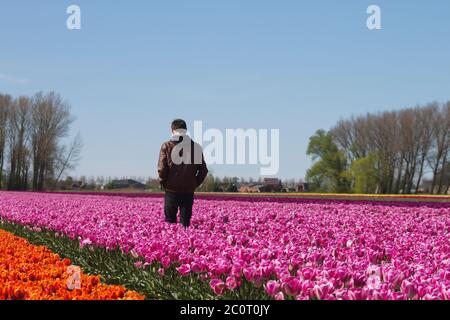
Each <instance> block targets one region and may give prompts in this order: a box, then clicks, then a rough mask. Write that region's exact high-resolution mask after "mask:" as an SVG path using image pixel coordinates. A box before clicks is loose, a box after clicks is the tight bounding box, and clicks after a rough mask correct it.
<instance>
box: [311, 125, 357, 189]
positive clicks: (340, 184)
mask: <svg viewBox="0 0 450 320" xmlns="http://www.w3.org/2000/svg"><path fill="white" fill-rule="evenodd" d="M307 155H308V156H311V157H312V159H313V161H314V164H313V166H312V167H311V168H310V169H309V170H308V172H307V174H306V180H307V181H308V182H309V183H310V184H311V187H312V190H313V191H318V192H339V193H344V192H348V191H349V190H350V182H349V180H348V179H347V177H346V169H347V159H346V157H345V155H344V153H343V152H341V151H340V150H339V148H338V147H337V145H336V144H335V143H334V142H333V137H332V135H331V134H330V133H329V132H326V131H325V130H318V131H317V132H316V133H315V134H314V135H313V136H312V137H311V138H310V139H309V145H308V150H307Z"/></svg>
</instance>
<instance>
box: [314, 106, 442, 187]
mask: <svg viewBox="0 0 450 320" xmlns="http://www.w3.org/2000/svg"><path fill="white" fill-rule="evenodd" d="M307 154H308V155H310V156H312V158H313V160H315V162H314V164H313V166H312V167H311V168H310V169H309V170H308V172H307V180H308V181H309V182H310V183H311V185H312V186H313V188H314V189H315V190H317V191H324V192H356V193H379V194H412V193H419V192H426V193H432V194H444V193H448V191H449V189H450V102H447V103H437V102H435V103H430V104H427V105H425V106H417V107H414V108H408V109H403V110H400V111H386V112H380V113H376V114H374V113H369V114H367V115H361V116H356V117H355V116H354V117H351V118H350V119H342V120H340V121H339V122H338V123H337V124H336V125H335V126H334V127H333V128H332V129H331V130H330V131H325V130H319V131H317V132H316V134H315V135H314V136H312V137H311V138H310V142H309V146H308V150H307Z"/></svg>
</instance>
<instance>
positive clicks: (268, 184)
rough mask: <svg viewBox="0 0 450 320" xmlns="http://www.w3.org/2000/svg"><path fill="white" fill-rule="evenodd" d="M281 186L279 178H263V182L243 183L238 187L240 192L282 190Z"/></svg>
mask: <svg viewBox="0 0 450 320" xmlns="http://www.w3.org/2000/svg"><path fill="white" fill-rule="evenodd" d="M282 191H283V187H282V185H281V181H280V180H279V179H273V178H265V179H264V180H263V183H262V184H261V183H254V184H244V185H242V186H241V187H240V188H239V192H242V193H262V192H282Z"/></svg>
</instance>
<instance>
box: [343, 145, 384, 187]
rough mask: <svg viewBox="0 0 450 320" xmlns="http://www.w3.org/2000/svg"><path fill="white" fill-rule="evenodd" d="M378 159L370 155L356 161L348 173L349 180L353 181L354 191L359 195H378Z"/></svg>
mask: <svg viewBox="0 0 450 320" xmlns="http://www.w3.org/2000/svg"><path fill="white" fill-rule="evenodd" d="M377 163H378V157H377V156H376V155H375V154H370V155H368V156H367V157H364V158H360V159H356V160H354V161H353V162H352V164H351V166H350V168H349V169H348V171H347V175H348V176H347V178H348V180H351V181H353V191H354V192H355V193H359V194H373V193H376V192H377V191H378V190H377V186H378V178H377V177H378V169H377Z"/></svg>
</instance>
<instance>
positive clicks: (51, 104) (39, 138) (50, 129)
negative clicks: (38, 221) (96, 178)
mask: <svg viewBox="0 0 450 320" xmlns="http://www.w3.org/2000/svg"><path fill="white" fill-rule="evenodd" d="M72 122H73V118H72V117H71V116H70V108H69V105H68V104H67V102H65V101H64V100H63V99H62V98H61V96H59V95H58V94H56V93H54V92H50V93H48V94H43V93H37V94H36V95H35V96H34V97H33V114H32V127H33V129H32V131H33V132H32V142H31V145H32V157H33V177H32V186H33V190H43V189H44V188H45V187H46V182H47V181H48V180H49V179H51V178H53V177H54V175H55V172H54V169H55V166H56V163H57V162H58V151H59V146H58V141H59V140H60V139H61V138H64V137H66V136H67V135H68V133H69V128H70V125H71V123H72Z"/></svg>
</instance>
